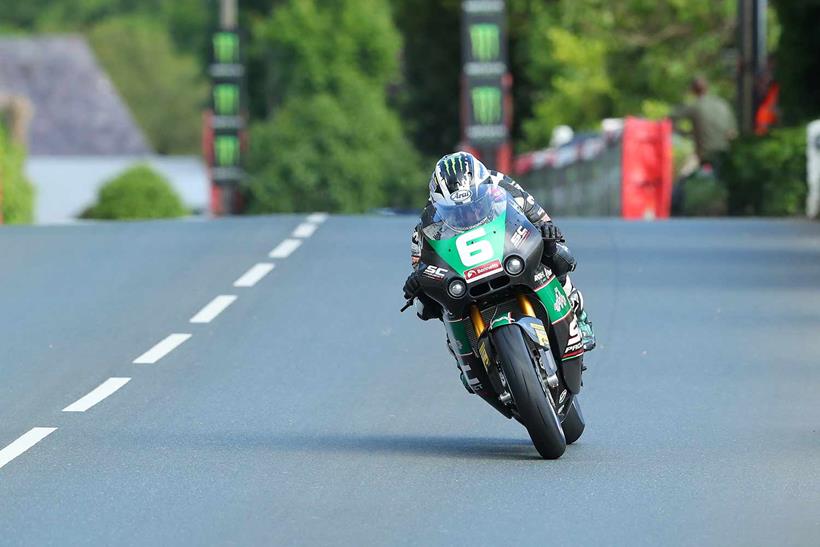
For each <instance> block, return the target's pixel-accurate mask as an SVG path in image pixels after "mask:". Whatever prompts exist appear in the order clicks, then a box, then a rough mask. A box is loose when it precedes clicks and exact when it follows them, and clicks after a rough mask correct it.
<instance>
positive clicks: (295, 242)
mask: <svg viewBox="0 0 820 547" xmlns="http://www.w3.org/2000/svg"><path fill="white" fill-rule="evenodd" d="M301 244H302V240H301V239H286V240H285V241H283V242H282V243H280V244H279V245H277V246H276V248H275V249H274V250H272V251H271V252H270V254H269V255H268V256H270V257H271V258H287V257H289V256H290V255H291V253H293V251H295V250H296V249H298V248H299V246H300V245H301Z"/></svg>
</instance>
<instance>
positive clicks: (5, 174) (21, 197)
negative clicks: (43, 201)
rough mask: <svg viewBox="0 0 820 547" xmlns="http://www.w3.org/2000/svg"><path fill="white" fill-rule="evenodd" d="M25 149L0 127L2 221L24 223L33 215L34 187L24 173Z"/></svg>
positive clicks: (29, 220) (30, 219)
mask: <svg viewBox="0 0 820 547" xmlns="http://www.w3.org/2000/svg"><path fill="white" fill-rule="evenodd" d="M24 162H25V151H24V149H23V147H21V146H18V145H16V144H14V143H13V142H12V140H11V138H9V137H8V136H7V135H6V133H5V130H4V129H3V128H2V127H0V185H2V192H3V197H2V207H3V221H4V222H6V223H8V224H24V223H29V222H31V221H32V219H33V217H34V187H33V186H32V185H31V183H30V182H29V181H28V179H27V178H26V176H25V174H24V170H23V166H24Z"/></svg>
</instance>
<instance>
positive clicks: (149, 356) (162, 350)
mask: <svg viewBox="0 0 820 547" xmlns="http://www.w3.org/2000/svg"><path fill="white" fill-rule="evenodd" d="M190 337H191V335H190V334H180V333H175V334H171V335H168V336H167V337H166V338H165V339H164V340H162V341H161V342H159V343H158V344H157V345H155V346H154V347H153V348H151V349H149V350H148V351H146V352H145V353H143V354H142V355H140V356H139V357H137V358H136V359H134V364H135V365H153V364H154V363H156V362H157V361H159V360H160V359H162V358H163V357H165V356H166V355H168V354H169V353H171V352H172V351H174V350H175V349H176V348H177V347H179V345H180V344H182V343H183V342H185V341H186V340H187V339H188V338H190Z"/></svg>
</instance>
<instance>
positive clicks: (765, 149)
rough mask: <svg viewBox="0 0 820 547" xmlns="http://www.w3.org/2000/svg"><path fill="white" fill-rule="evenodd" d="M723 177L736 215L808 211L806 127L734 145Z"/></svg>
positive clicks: (774, 132)
mask: <svg viewBox="0 0 820 547" xmlns="http://www.w3.org/2000/svg"><path fill="white" fill-rule="evenodd" d="M721 178H722V179H723V180H725V182H726V185H727V188H728V191H729V213H730V214H733V215H761V216H793V215H801V214H803V213H804V212H805V204H806V193H807V187H806V128H805V127H794V128H786V129H776V130H774V131H772V132H771V133H770V134H769V135H767V136H765V137H743V138H740V139H737V140H736V141H735V142H734V143H733V144H732V149H731V153H730V157H729V161H728V162H727V165H726V166H725V168H724V170H723V173H722V174H721Z"/></svg>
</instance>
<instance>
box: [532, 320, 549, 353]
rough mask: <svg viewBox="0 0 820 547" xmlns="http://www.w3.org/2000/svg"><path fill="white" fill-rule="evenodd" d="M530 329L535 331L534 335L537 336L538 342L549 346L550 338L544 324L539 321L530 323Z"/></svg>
mask: <svg viewBox="0 0 820 547" xmlns="http://www.w3.org/2000/svg"><path fill="white" fill-rule="evenodd" d="M532 330H534V331H535V336H536V337H537V338H538V343H539V344H541V345H542V346H544V347H546V348H548V347H550V338H549V336H547V329H545V328H544V325H541V324H539V323H532Z"/></svg>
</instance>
